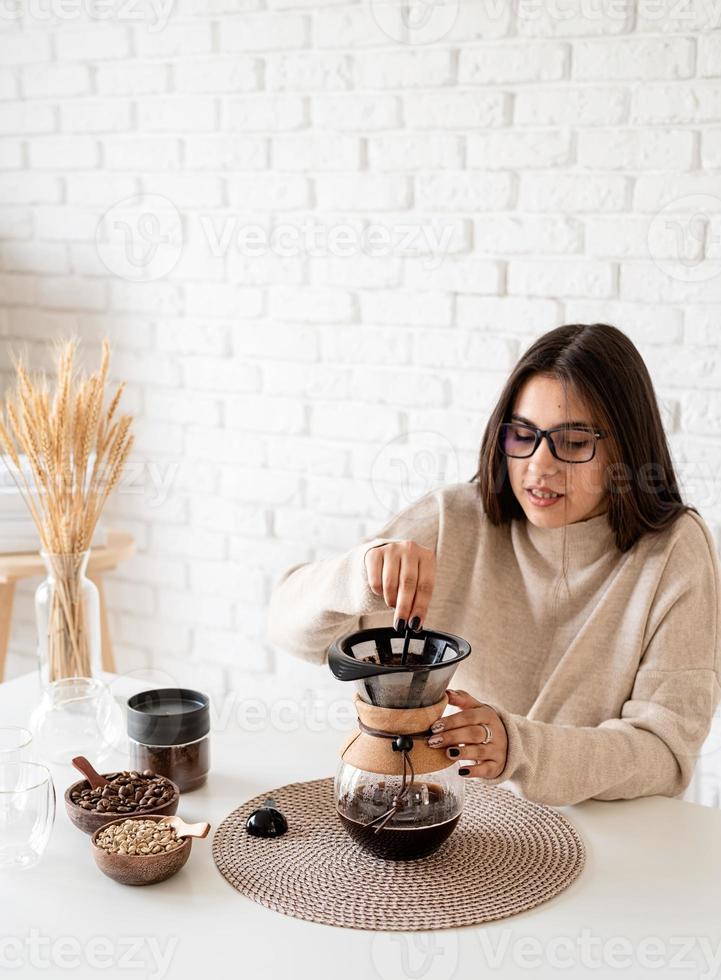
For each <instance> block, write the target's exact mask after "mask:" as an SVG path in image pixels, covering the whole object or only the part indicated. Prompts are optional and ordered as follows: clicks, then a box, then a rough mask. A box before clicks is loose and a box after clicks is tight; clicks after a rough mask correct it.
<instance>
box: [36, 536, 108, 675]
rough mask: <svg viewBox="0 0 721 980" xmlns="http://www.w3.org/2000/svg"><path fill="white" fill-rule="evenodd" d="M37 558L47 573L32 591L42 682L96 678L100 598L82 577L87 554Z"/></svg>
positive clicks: (99, 650)
mask: <svg viewBox="0 0 721 980" xmlns="http://www.w3.org/2000/svg"><path fill="white" fill-rule="evenodd" d="M40 554H41V556H42V559H43V562H44V563H45V568H46V569H47V578H45V579H44V580H43V581H42V582H41V583H40V585H39V586H38V588H37V591H36V592H35V618H36V623H37V630H38V654H39V667H40V680H41V684H42V686H43V687H44V688H48V687H49V686H50V685H52V684H54V683H55V682H56V681H61V680H65V679H67V678H70V677H96V676H99V674H100V671H101V632H100V596H99V594H98V590H97V588H96V586H95V584H94V583H93V582H91V581H90V579H89V578H87V576H86V574H85V572H86V570H87V566H88V558H89V556H90V551H89V550H88V551H83V552H78V553H67V554H50V553H49V552H46V551H41V552H40Z"/></svg>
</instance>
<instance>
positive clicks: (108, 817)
mask: <svg viewBox="0 0 721 980" xmlns="http://www.w3.org/2000/svg"><path fill="white" fill-rule="evenodd" d="M113 771H114V772H116V771H117V770H113ZM107 775H108V774H107V773H101V776H105V777H106V778H107ZM165 778H166V779H167V776H166V777H165ZM168 782H169V783H171V784H172V786H173V790H174V792H173V796H172V798H171V799H170V800H169V802H168V803H165V804H163V806H151V807H149V808H148V809H147V810H143V811H142V813H138V811H137V810H136V811H135V813H132V814H130V813H125V814H123V813H118V812H117V811H114V812H113V813H107V812H106V813H102V812H101V813H98V812H97V811H96V810H84V809H83V808H82V807H81V806H78V804H77V803H73V801H72V800H71V799H70V794H71V793H74V792H75V790H76V789H86V788H87V787H88V786H89V783H88V781H87V779H79V780H78V781H77V782H76V783H73V784H72V785H71V786H68V788H67V789H66V790H65V809H66V811H67V814H68V816H69V817H70V820H71V821H72V822H73V823H74V824H75V826H76V827H77V828H78V829H79V830H82V831H83V833H85V834H94V833H95V831H96V830H100V828H101V827H106V826H107V825H108V824H109V823H114V822H115V821H116V820H118V819H123V820H125V819H126V818H127V817H130V816H133V817H153V816H156V815H159V816H161V817H170V816H172V814H174V813H177V810H178V803H179V802H180V789H179V788H178V786H177V784H176V783H173V781H172V779H169V780H168Z"/></svg>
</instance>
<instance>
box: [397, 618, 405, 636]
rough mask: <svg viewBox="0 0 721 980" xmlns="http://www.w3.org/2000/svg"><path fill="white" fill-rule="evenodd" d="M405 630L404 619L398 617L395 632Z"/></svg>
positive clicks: (403, 631)
mask: <svg viewBox="0 0 721 980" xmlns="http://www.w3.org/2000/svg"><path fill="white" fill-rule="evenodd" d="M405 631H406V621H405V619H399V620H398V622H397V623H396V633H405Z"/></svg>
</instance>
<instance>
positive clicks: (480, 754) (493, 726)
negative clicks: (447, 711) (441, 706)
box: [428, 690, 508, 779]
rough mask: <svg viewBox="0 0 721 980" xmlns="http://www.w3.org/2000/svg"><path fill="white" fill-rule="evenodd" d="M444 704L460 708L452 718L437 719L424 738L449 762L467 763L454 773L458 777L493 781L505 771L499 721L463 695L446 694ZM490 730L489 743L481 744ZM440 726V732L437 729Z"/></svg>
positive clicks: (503, 736) (503, 730) (505, 738)
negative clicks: (438, 749) (428, 736)
mask: <svg viewBox="0 0 721 980" xmlns="http://www.w3.org/2000/svg"><path fill="white" fill-rule="evenodd" d="M446 694H447V695H448V703H449V704H452V705H454V707H457V708H460V709H461V710H460V711H456V712H455V713H454V714H452V715H444V716H443V718H439V719H438V721H437V722H436V723H435V725H433V726H431V730H432V731H433V732H434V733H435V734H434V735H432V736H431V737H430V738H428V744H429V745H430V746H431V747H432V748H436V747H438V748H445V750H446V755H448V756H449V757H450V758H452V759H463V760H464V761H465V760H466V759H468V760H470V765H467V766H464V767H463V768H461V769H459V770H458V771H459V772H460V774H461V775H462V776H483V777H484V778H485V779H495V778H496V776H500V775H501V773H502V772H503V770H504V769H505V768H506V757H507V755H508V736H507V733H506V728H505V725H504V724H503V722H502V721H501V719H500V717H499V716H498V715H497V714H496V712H495V711H494V710H493V708H491V707H490V706H489V705H487V704H484V703H483V702H482V701H477V700H476V699H475V698H474V697H471V695H470V694H468V692H467V691H451V690H448V691H446ZM484 724H485V725H488V727H489V728H490V730H491V740H490V741H489V742H485V739H486V735H487V732H486V729H485V728H484V727H483V726H484ZM438 726H440V728H439V727H438Z"/></svg>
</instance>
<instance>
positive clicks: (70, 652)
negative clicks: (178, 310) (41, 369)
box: [0, 339, 133, 680]
mask: <svg viewBox="0 0 721 980" xmlns="http://www.w3.org/2000/svg"><path fill="white" fill-rule="evenodd" d="M77 348H78V341H77V339H71V340H67V341H64V342H62V343H61V344H60V346H59V349H58V353H57V376H56V379H55V385H54V391H51V390H50V383H49V381H48V378H47V376H46V375H44V374H39V375H37V376H31V374H30V373H29V372H28V369H27V368H26V366H25V364H24V363H23V361H22V359H17V360H16V362H15V370H16V384H15V388H14V390H12V391H9V392H8V393H7V394H6V395H5V402H4V407H3V406H2V405H0V454H2V457H3V461H4V462H5V464H6V466H7V468H8V470H9V471H10V474H11V476H12V478H13V480H14V482H15V484H16V485H17V488H18V490H19V492H20V494H21V495H22V497H23V499H24V500H25V503H26V504H27V507H28V509H29V511H30V513H31V515H32V518H33V521H34V523H35V525H36V527H37V530H38V534H39V536H40V541H41V543H42V549H43V552H44V555H45V559H46V562H47V564H48V567H49V570H50V572H51V574H52V575H53V576H54V579H55V590H54V593H53V597H52V608H51V615H50V623H49V624H48V637H47V643H48V651H49V659H50V679H51V680H55V679H57V678H58V677H71V676H88V675H89V674H90V662H89V660H90V650H89V637H88V631H87V625H88V624H87V623H86V622H85V621H84V620H85V612H84V603H83V602H82V601H81V597H80V591H79V582H80V569H81V564H82V556H83V553H84V552H86V551H87V550H88V549H89V547H90V542H91V541H92V538H93V534H94V532H95V528H96V525H97V523H98V519H99V518H100V514H101V512H102V510H103V507H104V506H105V502H106V501H107V499H108V497H109V495H110V494H111V493H112V491H113V490H114V489H115V487H116V486H117V485H118V483H119V481H120V478H121V476H122V473H123V469H124V467H125V464H126V462H127V459H128V456H129V454H130V450H131V449H132V446H133V435H132V432H131V427H132V421H133V419H132V416H130V415H121V416H118V406H119V404H120V399H121V397H122V394H123V390H124V388H125V384H124V383H122V384H120V385H119V386H118V387H117V389H116V391H115V393H114V395H113V397H112V398H111V399H110V403H109V405H108V407H107V408H106V407H105V389H106V384H107V378H108V368H109V365H110V345H109V343H108V341H107V339H106V340H104V341H103V345H102V354H101V358H100V366H99V368H98V370H97V371H96V372H95V373H93V374H90V375H88V374H87V373H86V374H83V375H82V376H80V375H79V374H78V371H77V370H76V362H75V358H76V354H77ZM23 456H25V457H26V458H27V461H28V466H27V467H24V466H23V465H22V457H23ZM91 457H94V458H93V462H92V467H90V466H89V464H90V459H91ZM42 639H43V638H41V640H42Z"/></svg>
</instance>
